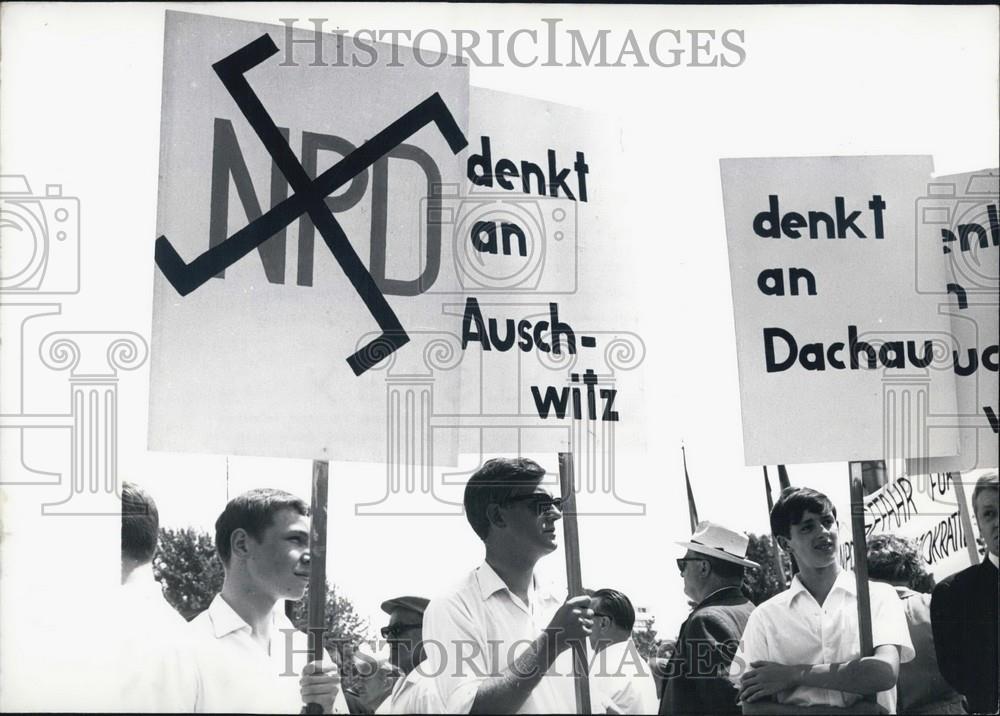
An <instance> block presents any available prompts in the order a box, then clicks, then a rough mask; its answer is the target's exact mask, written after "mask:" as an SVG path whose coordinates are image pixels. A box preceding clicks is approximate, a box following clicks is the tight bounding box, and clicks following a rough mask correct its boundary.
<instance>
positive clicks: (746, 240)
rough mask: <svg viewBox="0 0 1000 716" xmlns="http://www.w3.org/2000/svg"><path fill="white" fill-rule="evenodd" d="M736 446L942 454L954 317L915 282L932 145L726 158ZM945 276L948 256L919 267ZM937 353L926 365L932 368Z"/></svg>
mask: <svg viewBox="0 0 1000 716" xmlns="http://www.w3.org/2000/svg"><path fill="white" fill-rule="evenodd" d="M721 168H722V188H723V198H724V203H725V215H726V232H727V235H728V243H729V264H730V274H731V281H732V293H733V308H734V313H735V320H736V342H737V354H738V357H739V371H740V396H741V403H742V411H743V440H744V459H745V462H746V463H747V464H748V465H757V464H768V463H772V464H773V463H808V462H830V461H839V460H865V459H874V458H878V457H883V456H885V455H886V452H887V449H888V448H887V446H891V445H893V444H894V443H900V442H902V443H906V444H905V447H904V449H905V451H906V452H905V454H906V455H907V456H910V457H922V456H933V457H937V456H951V455H955V454H956V453H957V451H958V444H957V443H958V441H957V434H956V431H955V430H954V429H952V430H947V429H941V430H935V431H933V432H929V433H927V432H926V431H922V430H920V428H922V427H923V426H924V425H925V424H926V423H925V422H921V421H922V420H924V419H925V418H926V415H927V414H929V413H947V412H949V411H954V409H955V377H954V373H953V371H952V370H942V369H938V368H940V367H941V364H942V363H943V364H945V365H947V366H949V367H950V366H951V360H950V355H949V356H948V358H949V359H948V360H942V359H941V358H940V354H941V349H940V345H942V344H943V343H945V342H946V341H947V339H948V336H949V335H950V334H949V330H950V326H949V321H948V317H947V316H943V315H940V314H939V313H938V311H937V304H938V299H937V297H935V296H928V295H923V294H921V293H919V292H917V291H916V290H915V283H916V271H915V252H914V242H915V227H914V219H913V215H914V205H915V201H916V199H917V197H919V196H922V193H923V191H924V190H925V187H926V182H927V178H928V176H929V175H930V171H931V159H930V157H919V156H913V157H905V156H904V157H816V158H772V159H724V160H722V162H721ZM923 269H924V271H925V275H926V276H934V277H936V278H937V279H938V280H942V279H943V275H944V267H943V264H938V265H929V266H926V267H923ZM932 364H935V365H934V366H933V367H932Z"/></svg>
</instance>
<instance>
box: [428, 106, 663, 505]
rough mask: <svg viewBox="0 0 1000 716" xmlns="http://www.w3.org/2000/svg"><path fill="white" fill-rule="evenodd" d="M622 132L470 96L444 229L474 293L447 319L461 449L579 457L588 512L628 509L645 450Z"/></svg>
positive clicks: (598, 122) (606, 123)
mask: <svg viewBox="0 0 1000 716" xmlns="http://www.w3.org/2000/svg"><path fill="white" fill-rule="evenodd" d="M526 124H527V125H530V127H531V131H530V132H526V131H524V127H525V126H526ZM621 132H622V130H621V126H620V124H619V123H618V121H617V120H616V119H615V118H614V117H610V116H603V115H601V114H598V113H593V112H586V111H582V110H580V109H576V108H573V107H567V106H564V105H559V104H556V103H553V102H546V101H543V100H538V99H532V98H527V97H520V96H517V95H513V94H509V93H504V92H498V91H494V90H487V89H481V88H476V87H473V88H472V91H471V106H470V119H469V147H468V149H467V150H466V152H465V153H464V157H465V159H466V177H465V183H464V184H463V185H462V186H461V187H459V188H458V189H457V194H458V195H457V196H456V198H455V201H454V204H453V206H452V209H453V211H452V212H451V213H450V214H448V215H447V216H446V217H445V221H446V222H448V223H450V224H451V226H452V227H453V231H454V241H455V249H454V255H455V256H456V259H457V263H456V272H457V276H456V280H457V281H458V282H459V284H460V285H461V286H462V288H463V289H464V291H465V296H464V297H458V298H457V300H456V297H455V296H450V297H445V298H446V299H447V304H446V305H445V308H444V311H445V312H447V313H448V314H449V315H450V316H453V320H454V321H455V324H454V325H455V329H456V331H457V332H458V334H459V336H460V346H459V348H460V352H461V354H462V359H461V360H462V363H461V371H462V385H463V405H462V411H463V414H462V418H461V419H460V424H461V426H462V428H463V429H462V431H461V436H460V445H461V447H462V450H463V451H467V452H474V453H478V451H479V450H480V449H485V450H486V451H496V452H501V453H513V454H516V453H518V452H522V451H525V452H532V451H534V452H546V451H548V452H552V451H569V452H572V453H573V454H574V456H575V457H576V459H577V465H576V474H577V476H578V482H579V484H581V485H585V486H586V489H587V490H588V491H589V492H592V493H595V494H593V495H588V501H587V504H586V505H585V506H584V509H588V510H599V509H601V508H599V507H598V506H597V502H599V501H601V500H605V501H607V502H608V503H609V504H608V505H606V506H605V509H607V510H611V509H615V507H614V506H615V505H618V506H619V507H620V505H619V502H618V498H617V497H616V496H615V495H614V469H615V459H616V457H615V456H616V454H620V453H621V452H622V451H626V450H627V451H638V450H640V449H641V446H642V445H643V444H644V436H645V433H644V431H645V429H646V420H647V417H648V416H647V414H646V412H645V411H646V405H645V403H644V401H643V366H642V364H643V361H644V358H645V345H644V342H643V340H642V337H641V335H640V333H639V330H638V321H637V318H638V315H637V311H636V307H637V305H638V300H639V299H638V298H637V294H636V291H637V290H638V288H639V287H638V286H637V285H636V284H635V283H634V282H632V281H629V280H625V279H624V277H625V276H628V275H629V270H628V268H627V267H626V266H625V265H623V263H622V259H623V252H622V250H621V243H620V242H621V237H622V236H625V235H626V229H625V228H624V226H623V221H624V220H625V219H626V218H627V216H628V211H627V193H628V192H627V186H626V185H624V184H623V183H622V182H620V181H618V180H617V177H619V176H620V162H621V158H622V145H621V141H622V139H621ZM433 290H436V288H435V289H433ZM456 422H459V421H456ZM597 485H601V488H600V489H598V488H597ZM597 493H599V494H597Z"/></svg>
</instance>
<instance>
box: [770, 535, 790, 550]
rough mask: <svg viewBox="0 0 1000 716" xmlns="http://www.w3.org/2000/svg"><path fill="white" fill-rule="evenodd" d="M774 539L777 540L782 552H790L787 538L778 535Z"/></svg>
mask: <svg viewBox="0 0 1000 716" xmlns="http://www.w3.org/2000/svg"><path fill="white" fill-rule="evenodd" d="M774 539H775V540H777V542H778V546H779V547H781V549H782V551H784V552H791V544H790V543H789V541H788V538H787V537H785V536H784V535H778V536H777V537H775V538H774Z"/></svg>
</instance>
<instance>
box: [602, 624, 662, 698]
mask: <svg viewBox="0 0 1000 716" xmlns="http://www.w3.org/2000/svg"><path fill="white" fill-rule="evenodd" d="M591 659H592V660H593V664H592V666H591V668H590V692H591V704H592V705H593V706H594V709H593V710H594V712H595V713H607V708H608V706H609V705H611V706H612V707H613V709H614V710H615V711H616V712H618V713H623V714H652V713H656V712H657V710H658V709H659V700H658V699H657V698H656V682H654V681H653V675H652V673H651V672H650V670H649V666H648V665H647V664H646V662H645V660H644V659H643V658H642V655H641V654H639V649H638V647H636V645H635V642H634V641H632V640H631V639H626V640H625V641H620V642H617V643H615V644H612V645H611V646H609V647H607V648H606V649H602V650H601V651H599V652H597V653H596V654H591Z"/></svg>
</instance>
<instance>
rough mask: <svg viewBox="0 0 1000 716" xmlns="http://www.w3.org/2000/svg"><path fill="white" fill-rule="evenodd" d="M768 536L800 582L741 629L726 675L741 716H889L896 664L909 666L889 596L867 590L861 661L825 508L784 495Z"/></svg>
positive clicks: (822, 499)
mask: <svg viewBox="0 0 1000 716" xmlns="http://www.w3.org/2000/svg"><path fill="white" fill-rule="evenodd" d="M771 531H772V533H773V535H774V537H775V540H776V541H777V542H778V544H779V545H780V546H781V548H782V549H783V550H785V551H786V552H790V553H791V555H792V556H793V557H794V558H795V562H796V564H797V565H798V568H799V572H798V574H796V575H795V576H794V577H793V578H792V584H791V586H790V587H789V588H788V589H787V590H786V591H784V592H781V593H780V594H777V595H775V596H773V597H771V599H769V600H767V601H766V602H764V603H763V604H761V605H760V606H758V607H757V609H755V610H754V612H753V614H751V615H750V619H749V620H748V621H747V627H746V630H745V631H744V632H743V639H742V641H741V642H740V648H739V651H738V652H737V654H736V657H735V658H734V659H733V664H732V667H731V670H730V675H731V676H732V678H733V680H734V681H735V682H737V683H739V685H740V701H741V702H742V705H743V712H744V713H800V712H802V711H804V710H806V709H807V708H809V707H816V709H819V710H822V711H823V712H824V713H878V712H880V709H884V711H887V712H888V713H895V707H896V679H897V677H898V674H899V664H900V662H908V661H910V660H912V659H913V645H912V643H911V642H910V634H909V630H908V629H907V627H906V617H905V616H904V614H903V608H902V606H901V605H900V603H899V599H898V597H896V593H895V591H894V590H893V589H892V587H890V586H889V585H888V584H880V583H878V582H872V583H870V584H869V586H868V591H869V596H870V598H871V623H872V637H873V642H872V643H873V644H874V647H875V649H874V651H875V653H874V655H873V656H865V657H862V656H861V653H860V637H859V627H858V598H857V587H856V584H855V578H854V574H853V573H851V572H845V571H843V570H841V568H840V564H839V563H838V562H837V547H838V534H839V533H838V525H837V511H836V509H835V508H834V506H833V503H832V502H830V500H829V499H828V498H827V497H826V495H824V494H822V493H820V492H817V491H816V490H812V489H810V488H808V487H787V488H785V489H784V490H783V491H782V493H781V497H780V498H779V499H778V501H777V502H776V503H775V505H774V508H773V509H772V510H771ZM863 697H869V698H870V697H875V700H876V701H877V705H876V703H872V702H871V701H868V700H864V701H863V700H862V699H863ZM814 710H815V709H814Z"/></svg>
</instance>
